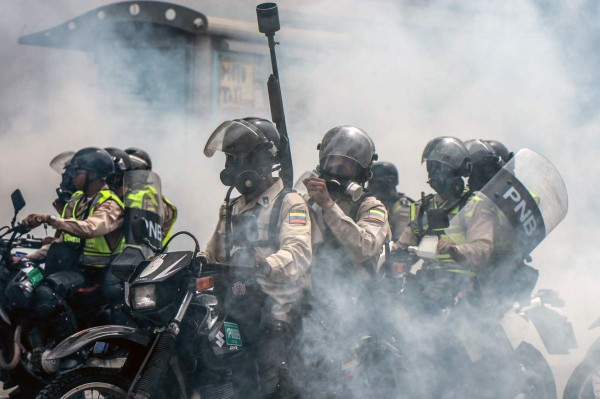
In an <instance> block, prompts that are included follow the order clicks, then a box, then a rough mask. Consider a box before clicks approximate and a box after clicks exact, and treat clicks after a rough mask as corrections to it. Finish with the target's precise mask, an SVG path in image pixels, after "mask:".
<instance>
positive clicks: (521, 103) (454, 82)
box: [0, 0, 600, 387]
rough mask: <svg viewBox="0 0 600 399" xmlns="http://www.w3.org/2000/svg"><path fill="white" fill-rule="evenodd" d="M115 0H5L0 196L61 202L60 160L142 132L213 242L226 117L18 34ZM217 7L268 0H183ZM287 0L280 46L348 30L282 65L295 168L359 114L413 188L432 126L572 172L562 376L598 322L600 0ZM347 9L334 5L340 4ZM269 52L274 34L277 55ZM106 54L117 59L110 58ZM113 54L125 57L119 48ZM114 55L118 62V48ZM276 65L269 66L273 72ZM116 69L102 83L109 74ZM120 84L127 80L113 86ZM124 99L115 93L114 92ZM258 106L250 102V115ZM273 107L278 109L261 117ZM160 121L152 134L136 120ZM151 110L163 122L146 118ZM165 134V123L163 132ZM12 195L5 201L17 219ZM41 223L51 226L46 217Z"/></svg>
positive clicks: (553, 275) (140, 137) (564, 239)
mask: <svg viewBox="0 0 600 399" xmlns="http://www.w3.org/2000/svg"><path fill="white" fill-rule="evenodd" d="M110 3H111V2H109V1H104V0H77V1H75V0H71V1H69V0H55V1H52V2H42V1H34V0H21V1H15V0H6V1H2V2H1V3H0V15H2V22H0V87H1V91H0V151H1V154H2V157H1V160H0V166H1V170H2V171H3V177H2V179H1V180H0V196H1V197H2V198H5V199H7V200H8V198H9V195H10V193H11V192H12V191H13V190H14V189H15V188H17V187H19V188H21V190H22V191H23V193H24V195H25V198H26V200H27V202H28V205H27V207H26V208H25V210H24V211H23V214H22V216H25V214H27V213H33V212H45V213H50V212H51V210H52V209H51V205H50V204H51V202H52V199H53V198H54V196H53V195H54V188H55V187H56V186H57V184H58V182H59V176H58V175H57V174H56V173H55V172H53V171H52V170H51V169H50V168H49V167H48V163H49V161H50V159H51V158H52V157H53V156H54V155H56V154H57V153H58V152H61V151H64V150H69V149H74V150H75V149H78V148H81V147H83V146H92V145H93V146H100V147H105V146H116V147H123V148H124V147H128V146H139V147H142V148H145V149H147V150H148V152H149V153H150V154H151V155H152V157H153V160H154V164H155V168H154V169H155V170H156V171H157V172H158V173H159V174H160V175H161V177H162V181H163V191H164V193H165V194H166V195H167V196H168V197H169V198H170V199H171V200H172V201H173V202H174V203H175V204H176V205H178V206H179V212H180V216H179V220H178V225H179V228H182V229H184V228H185V229H188V230H190V231H192V232H194V233H196V234H197V235H198V236H199V238H200V240H201V242H202V243H205V242H206V241H207V240H208V238H209V236H210V234H211V232H212V229H213V227H214V224H215V223H216V221H217V217H216V212H217V209H218V205H219V204H220V202H221V200H222V197H223V196H224V194H225V187H224V186H222V185H221V183H220V182H219V178H218V175H219V171H220V170H221V169H222V167H223V164H224V157H219V156H218V155H219V154H218V155H217V156H215V157H213V158H210V159H208V158H205V157H204V155H203V154H202V148H203V146H204V143H205V141H206V139H207V138H208V136H209V134H210V132H211V131H212V129H214V128H215V127H216V125H215V123H214V121H210V123H209V122H208V121H200V122H197V123H194V124H193V125H192V126H190V125H181V124H179V123H178V122H177V121H176V120H174V119H173V118H171V117H170V116H167V115H165V116H164V117H163V116H162V115H144V113H143V112H140V111H139V110H138V111H135V110H134V111H132V110H131V109H127V108H124V107H118V106H113V107H112V108H111V104H107V101H108V100H107V99H106V97H105V93H106V92H107V91H108V90H111V89H113V88H110V87H103V86H100V85H99V83H98V82H99V79H98V76H100V75H101V74H102V71H101V70H99V67H98V63H96V62H95V61H94V58H93V57H92V56H90V55H89V54H85V53H81V52H78V51H73V50H59V49H47V48H40V47H33V46H22V45H18V44H17V38H18V37H19V36H21V35H23V34H28V33H33V32H37V31H40V30H43V29H47V28H50V27H53V26H56V25H58V24H60V23H62V22H64V21H66V20H68V19H70V18H73V17H76V16H78V15H80V14H82V13H84V12H86V11H88V10H91V9H93V8H95V7H98V6H101V5H105V4H110ZM176 3H177V4H181V5H185V6H188V7H190V8H192V9H195V10H198V11H200V12H203V13H205V14H206V15H208V17H209V23H210V17H211V16H219V17H229V18H244V19H247V20H249V21H252V22H254V18H255V14H254V7H255V3H253V2H248V1H241V0H238V1H217V0H212V1H211V0H206V1H202V2H201V1H192V0H185V1H183V0H180V1H177V2H176ZM298 4H299V3H298V2H296V1H293V0H285V1H280V2H279V5H280V19H281V24H282V26H283V29H282V30H281V31H280V32H279V33H278V34H277V39H278V41H280V42H281V46H280V48H283V49H284V48H285V47H286V46H289V44H286V42H288V43H290V42H293V41H294V40H297V38H293V37H290V35H292V34H293V32H294V31H291V30H286V18H288V19H289V20H293V25H294V28H300V29H312V28H315V27H316V28H318V29H321V30H329V29H330V30H332V31H335V32H338V33H343V34H344V35H346V37H347V40H345V41H344V44H342V45H338V44H337V43H336V42H333V43H331V44H330V45H329V46H327V45H326V46H324V47H320V49H317V48H315V49H314V51H313V52H312V53H311V52H310V51H309V52H305V53H304V54H309V55H310V57H308V58H303V59H301V60H298V59H294V61H293V62H292V61H289V59H286V58H284V57H283V58H281V59H280V66H279V67H280V76H281V81H282V89H283V96H284V102H285V106H286V115H287V123H288V130H289V132H290V136H291V140H292V152H293V156H294V163H295V167H296V176H298V175H299V174H300V173H301V172H302V171H303V170H306V169H309V168H312V167H313V166H314V165H316V163H317V151H316V144H317V143H318V141H319V138H320V137H321V136H322V135H323V134H324V133H325V132H326V131H327V130H328V129H329V128H331V127H333V126H336V125H342V124H350V125H356V126H359V127H361V128H363V129H364V130H366V131H367V132H368V133H369V134H370V135H371V136H372V138H373V140H374V141H375V144H376V147H377V150H378V153H379V156H380V160H386V161H391V162H394V163H395V164H396V165H397V166H398V168H399V170H400V182H401V186H400V189H401V191H404V192H406V193H407V194H408V195H410V196H412V197H413V198H416V197H419V196H420V192H421V191H426V192H429V191H430V189H429V187H428V186H427V184H426V182H425V181H426V172H425V168H424V166H422V165H421V164H420V156H421V152H422V149H423V147H424V145H425V144H426V143H427V141H429V140H430V139H432V138H433V137H436V136H440V135H452V136H457V137H459V138H461V139H465V140H466V139H469V138H483V139H497V140H501V141H503V142H504V143H505V144H506V145H507V146H508V147H509V148H510V149H511V150H513V151H516V150H518V149H519V148H522V147H529V148H532V149H534V150H536V151H538V152H540V153H542V154H543V155H544V156H546V157H547V158H548V159H549V160H550V161H551V162H552V163H553V164H554V165H555V166H556V167H557V169H558V170H559V171H560V172H561V174H562V176H563V178H564V180H565V183H566V186H567V189H568V192H569V200H570V204H569V213H568V215H567V217H566V219H565V220H564V221H563V222H562V224H560V225H559V226H558V227H557V228H556V230H555V231H553V232H552V234H551V235H550V236H549V237H548V238H547V239H546V240H545V241H544V242H543V243H542V244H541V245H540V246H539V247H538V248H537V249H536V250H535V251H534V253H533V258H534V263H533V265H534V266H536V267H538V268H539V269H540V271H541V273H540V281H539V283H538V288H554V289H557V290H558V291H559V292H560V294H561V296H562V297H563V298H564V299H566V301H567V306H566V308H565V309H564V313H565V314H566V315H567V316H569V318H570V319H571V320H572V321H573V323H574V326H575V328H576V332H577V337H578V339H579V340H580V342H581V348H580V349H578V350H576V351H574V355H573V356H571V357H569V358H568V361H564V360H563V359H559V358H557V359H554V357H553V359H552V360H551V362H552V364H553V365H554V366H556V369H555V371H556V372H557V376H556V378H557V381H558V384H559V387H560V386H561V384H563V383H564V379H565V378H566V374H568V373H569V372H570V369H568V367H572V365H573V363H574V362H576V361H577V360H578V359H579V358H580V357H581V356H582V354H583V353H584V351H585V349H586V348H587V346H588V345H589V343H590V342H591V341H590V340H591V339H592V338H595V337H596V336H598V335H600V334H598V331H592V332H588V331H587V327H588V325H589V324H591V322H592V321H593V320H595V318H596V317H599V316H600V309H599V308H597V306H596V304H597V303H599V302H600V301H599V300H600V293H599V292H600V291H599V290H598V287H599V286H600V278H599V275H600V272H599V271H598V265H597V264H596V261H597V260H598V258H599V256H598V255H599V253H598V249H597V247H598V245H597V242H596V240H597V238H598V237H600V231H599V229H598V223H597V221H599V220H600V207H599V206H598V205H597V204H596V203H595V194H596V188H597V187H600V179H599V178H598V175H597V174H595V173H594V172H593V170H595V169H596V167H597V166H596V165H595V164H596V162H597V155H598V151H599V145H600V139H599V138H598V137H599V136H598V134H597V132H596V130H597V129H598V128H600V123H599V118H598V116H597V115H596V113H595V111H596V109H597V108H598V107H597V106H598V103H599V100H600V90H599V89H598V85H599V84H600V77H598V76H596V75H595V74H596V73H597V71H598V70H599V68H598V64H599V61H600V60H599V56H598V55H597V54H596V53H597V50H598V44H597V43H599V39H600V31H599V28H598V27H597V21H598V18H599V17H600V6H598V3H597V2H596V1H594V0H575V1H562V2H546V1H542V0H529V1H521V0H502V1H500V0H497V1H489V2H478V1H463V0H439V1H436V0H429V1H420V2H417V1H411V0H405V1H389V2H386V1H370V2H351V1H346V0H342V1H340V0H328V1H309V2H302V6H300V5H298ZM330 15H337V17H336V18H331V19H329V18H328V16H330ZM266 51H267V48H266V42H265V53H266ZM108 57H109V58H107V59H104V60H103V63H104V65H109V64H110V63H111V59H110V56H108ZM115 58H117V56H116V55H115ZM114 62H115V65H116V66H117V67H118V64H117V60H116V59H115V61H114ZM266 78H267V76H266V75H265V81H266ZM103 82H104V81H103ZM114 90H115V91H118V90H119V88H114ZM113 105H114V104H113ZM243 116H247V115H245V114H241V115H239V117H243ZM258 116H265V117H268V114H265V115H258ZM144 118H148V120H151V121H152V122H151V123H152V125H153V128H154V132H152V133H147V132H146V133H147V134H146V133H145V132H143V131H141V130H140V129H137V128H136V129H133V128H132V127H134V126H135V127H138V126H140V125H143V123H144ZM148 123H150V122H148ZM155 132H160V133H158V134H157V133H155ZM10 214H11V209H10V205H9V203H8V202H5V206H4V207H2V209H0V216H1V217H2V220H3V221H8V220H9V217H10ZM37 233H38V234H43V231H42V230H41V229H39V231H37Z"/></svg>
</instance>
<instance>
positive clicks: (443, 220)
mask: <svg viewBox="0 0 600 399" xmlns="http://www.w3.org/2000/svg"><path fill="white" fill-rule="evenodd" d="M426 213H427V224H428V225H429V230H434V229H445V228H446V227H448V226H449V225H450V220H449V219H448V212H446V210H445V209H443V208H437V209H429V210H427V212H426Z"/></svg>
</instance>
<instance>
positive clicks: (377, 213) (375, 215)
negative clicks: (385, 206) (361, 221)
mask: <svg viewBox="0 0 600 399" xmlns="http://www.w3.org/2000/svg"><path fill="white" fill-rule="evenodd" d="M368 219H373V220H377V221H378V222H381V223H384V222H385V211H384V210H382V209H379V208H373V209H369V216H368Z"/></svg>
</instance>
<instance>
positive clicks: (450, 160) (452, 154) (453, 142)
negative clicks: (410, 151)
mask: <svg viewBox="0 0 600 399" xmlns="http://www.w3.org/2000/svg"><path fill="white" fill-rule="evenodd" d="M467 157H468V153H467V150H466V148H465V146H464V145H463V144H462V143H461V142H460V141H458V140H457V139H455V138H453V137H440V138H438V139H434V140H432V141H430V142H429V144H428V145H427V147H425V150H424V151H423V157H422V158H421V163H423V162H425V161H437V162H441V163H443V164H445V165H448V166H449V167H450V168H452V169H454V170H458V169H459V168H460V167H461V166H462V164H463V162H464V160H465V158H467Z"/></svg>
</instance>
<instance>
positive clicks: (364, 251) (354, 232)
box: [313, 196, 392, 280]
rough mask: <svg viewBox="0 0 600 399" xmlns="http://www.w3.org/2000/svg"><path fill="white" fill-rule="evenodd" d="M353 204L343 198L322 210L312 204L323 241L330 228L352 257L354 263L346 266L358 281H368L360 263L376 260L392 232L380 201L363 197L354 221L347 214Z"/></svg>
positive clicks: (367, 276) (368, 272) (368, 273)
mask: <svg viewBox="0 0 600 399" xmlns="http://www.w3.org/2000/svg"><path fill="white" fill-rule="evenodd" d="M352 204H353V202H352V201H351V200H350V199H347V198H342V199H338V200H337V201H335V205H333V207H331V208H330V209H322V208H321V207H319V206H318V205H317V204H316V203H315V204H313V209H314V211H315V215H316V221H317V223H318V225H319V229H320V231H321V234H322V235H323V237H324V239H325V240H326V239H327V229H329V231H331V234H333V236H334V237H335V239H337V240H338V241H339V242H340V243H341V244H342V245H343V246H344V247H345V248H347V249H348V251H350V252H351V254H352V255H353V257H352V259H353V262H352V264H350V265H349V267H351V268H352V269H353V270H354V271H355V273H356V274H357V276H358V277H359V279H361V280H367V279H369V278H370V271H368V270H365V269H364V266H363V262H364V261H366V260H368V259H374V260H375V262H376V261H377V259H378V258H379V256H380V255H381V253H382V252H383V245H384V244H385V243H387V242H388V241H389V240H390V238H391V236H392V232H391V229H390V225H389V223H388V213H387V211H386V209H385V206H384V205H383V204H382V203H381V201H379V200H378V199H376V198H375V197H372V196H371V197H366V198H365V199H364V201H363V202H362V204H361V205H360V207H359V208H358V219H357V221H356V222H355V221H354V220H353V219H352V217H351V216H348V215H347V214H348V213H349V212H350V209H351V208H352ZM317 266H318V265H317Z"/></svg>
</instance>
